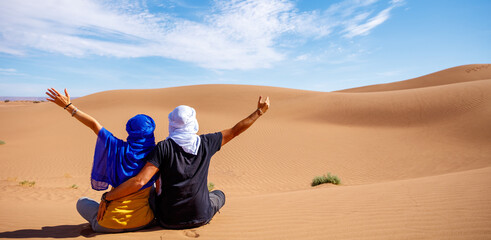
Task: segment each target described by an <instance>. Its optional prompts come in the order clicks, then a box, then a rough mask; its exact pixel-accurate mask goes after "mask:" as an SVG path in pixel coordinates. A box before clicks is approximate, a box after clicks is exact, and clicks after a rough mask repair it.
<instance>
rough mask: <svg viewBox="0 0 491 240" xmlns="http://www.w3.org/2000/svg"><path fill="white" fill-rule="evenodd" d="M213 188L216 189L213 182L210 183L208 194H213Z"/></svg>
mask: <svg viewBox="0 0 491 240" xmlns="http://www.w3.org/2000/svg"><path fill="white" fill-rule="evenodd" d="M213 188H215V184H213V183H212V182H210V183H208V192H211V190H213Z"/></svg>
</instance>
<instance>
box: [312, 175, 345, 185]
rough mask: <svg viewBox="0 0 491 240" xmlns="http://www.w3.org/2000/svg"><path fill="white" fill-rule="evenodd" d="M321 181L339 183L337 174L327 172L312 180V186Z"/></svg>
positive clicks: (319, 183) (321, 182)
mask: <svg viewBox="0 0 491 240" xmlns="http://www.w3.org/2000/svg"><path fill="white" fill-rule="evenodd" d="M323 183H332V184H336V185H339V184H340V183H341V180H340V179H339V178H338V176H335V175H334V176H333V175H331V173H327V175H324V176H320V177H319V176H317V177H315V178H314V179H313V180H312V184H311V185H312V187H314V186H317V185H321V184H323Z"/></svg>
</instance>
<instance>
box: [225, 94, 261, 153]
mask: <svg viewBox="0 0 491 240" xmlns="http://www.w3.org/2000/svg"><path fill="white" fill-rule="evenodd" d="M268 109H269V97H266V100H264V101H263V97H262V96H261V97H259V101H258V102H257V109H256V111H254V112H253V113H252V114H251V115H249V116H248V117H246V118H245V119H243V120H242V121H240V122H238V123H237V124H235V126H234V127H233V128H230V129H226V130H223V131H222V146H223V145H225V144H227V143H228V142H229V141H230V140H232V139H233V138H235V137H237V136H239V134H241V133H242V132H244V131H245V130H247V129H248V128H249V127H250V126H251V125H252V124H253V123H254V122H255V121H256V120H257V119H258V118H259V117H260V116H262V115H263V114H265V113H266V112H267V111H268Z"/></svg>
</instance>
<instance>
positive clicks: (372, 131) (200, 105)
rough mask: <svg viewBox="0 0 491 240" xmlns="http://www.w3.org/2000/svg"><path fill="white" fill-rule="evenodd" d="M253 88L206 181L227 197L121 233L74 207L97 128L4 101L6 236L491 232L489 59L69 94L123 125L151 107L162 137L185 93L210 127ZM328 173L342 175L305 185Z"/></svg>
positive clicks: (0, 218)
mask: <svg viewBox="0 0 491 240" xmlns="http://www.w3.org/2000/svg"><path fill="white" fill-rule="evenodd" d="M259 95H269V96H270V97H271V99H272V106H271V109H270V111H269V112H268V113H267V114H266V115H264V117H262V118H261V119H260V120H259V121H258V122H257V123H256V124H255V125H254V126H253V127H252V128H251V129H250V130H248V131H247V132H245V133H244V134H243V135H241V136H240V137H239V138H237V139H234V140H233V141H232V142H231V143H229V144H228V145H226V146H225V147H224V148H223V149H222V150H221V151H220V152H219V153H217V155H215V157H214V159H213V161H212V165H211V168H210V176H209V181H211V182H213V183H214V184H215V185H216V186H217V187H218V188H220V189H222V190H224V191H225V192H226V193H227V204H226V206H225V207H224V209H223V210H222V211H221V214H219V215H218V216H216V217H215V218H214V220H213V221H212V223H211V224H209V225H207V226H204V227H201V228H198V229H193V230H186V231H169V230H162V229H160V228H158V227H156V228H152V229H149V230H145V231H141V232H137V233H126V234H117V235H95V234H94V233H92V232H91V231H90V230H89V229H87V228H88V226H87V225H86V224H84V221H83V219H82V218H81V217H80V216H78V213H77V212H76V209H75V206H74V205H75V201H76V200H77V199H78V198H79V197H81V196H89V197H93V198H96V199H98V198H99V197H100V194H101V193H99V192H95V191H93V190H91V189H90V183H89V172H90V168H91V158H92V155H93V150H94V149H93V148H94V145H95V140H96V136H95V135H94V134H93V133H92V132H91V131H90V130H88V129H87V128H86V127H84V126H83V125H81V124H80V123H78V122H77V121H76V120H75V119H72V118H71V117H70V116H69V114H67V113H66V112H64V111H62V110H61V109H60V108H59V107H57V106H55V105H54V104H51V103H39V104H20V105H18V106H15V107H11V105H10V106H9V105H8V104H7V103H2V104H1V105H0V115H1V116H2V117H1V118H0V129H1V130H0V140H3V141H5V142H6V144H4V145H0V161H1V164H2V168H1V169H0V189H1V191H2V194H0V210H1V212H2V214H0V238H1V239H3V238H7V239H8V238H29V239H32V238H40V239H42V238H48V237H53V238H69V239H71V238H84V237H92V236H96V237H97V238H101V239H116V238H117V239H159V237H160V239H188V238H193V237H199V238H203V239H327V238H337V239H490V238H491V228H489V226H491V205H490V204H489V202H490V200H491V194H490V193H489V191H488V189H489V185H490V184H491V177H490V176H491V148H490V147H489V145H490V143H491V130H490V128H489V122H490V120H491V97H490V96H491V68H490V67H489V65H466V66H461V67H456V68H452V69H447V70H444V71H440V72H437V73H434V74H430V75H426V76H423V77H420V78H415V79H410V80H406V81H402V82H395V83H391V84H383V85H375V86H367V87H363V88H356V89H348V90H345V91H339V92H330V93H325V92H311V91H300V90H293V89H283V88H273V87H259V86H243V85H200V86H188V87H177V88H166V89H152V90H117V91H108V92H101V93H96V94H92V95H89V96H86V97H82V98H78V99H75V100H74V101H73V103H74V104H75V105H76V106H77V107H78V108H80V109H83V110H84V111H86V112H88V113H90V114H91V115H93V116H94V117H95V118H97V119H98V120H99V121H100V122H101V123H102V124H103V125H104V126H105V127H106V128H107V129H109V130H110V131H112V132H113V133H114V134H115V135H116V136H118V137H120V138H126V133H125V131H124V127H123V126H124V124H125V123H126V120H127V119H129V118H130V117H131V116H133V115H135V114H138V113H146V114H148V115H150V116H152V117H153V118H154V119H155V121H156V123H157V129H156V137H157V139H164V138H165V137H166V136H167V133H168V132H167V123H168V122H167V114H168V113H169V112H170V111H171V110H172V109H173V108H174V107H176V106H178V105H181V104H186V105H190V106H193V107H194V108H196V110H197V112H198V120H199V122H200V127H201V129H200V133H207V132H214V131H220V130H223V129H225V128H228V127H232V126H233V125H234V124H235V123H236V122H237V121H239V120H241V119H242V118H244V117H246V116H247V115H248V114H249V113H250V112H252V111H253V110H254V109H255V104H256V101H257V97H258V96H259ZM327 172H331V173H333V174H336V175H338V176H339V177H340V178H341V180H342V185H340V186H333V185H321V186H318V187H311V186H310V182H311V180H312V178H313V177H314V176H317V175H322V174H325V173H327ZM24 180H27V181H34V182H35V185H34V187H23V186H20V185H19V182H21V181H24ZM74 185H76V186H75V187H74Z"/></svg>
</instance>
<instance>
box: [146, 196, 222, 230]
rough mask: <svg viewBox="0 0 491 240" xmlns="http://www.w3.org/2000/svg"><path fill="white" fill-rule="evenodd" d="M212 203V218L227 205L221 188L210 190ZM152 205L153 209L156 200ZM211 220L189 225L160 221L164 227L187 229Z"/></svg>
mask: <svg viewBox="0 0 491 240" xmlns="http://www.w3.org/2000/svg"><path fill="white" fill-rule="evenodd" d="M151 195H152V194H151ZM150 197H152V196H150ZM154 199H155V198H154ZM150 202H152V201H150ZM210 204H211V209H212V213H213V215H212V218H213V216H215V214H216V213H217V212H220V209H221V208H222V207H223V205H225V193H223V192H222V191H220V190H214V191H211V192H210ZM150 207H151V208H152V209H155V201H153V203H150ZM155 215H157V214H155ZM210 221H211V218H210V220H208V221H206V222H202V223H195V224H187V225H168V224H164V223H163V222H161V221H160V225H161V226H162V227H164V228H168V229H187V228H195V227H199V226H203V225H205V224H208V223H209V222H210Z"/></svg>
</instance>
